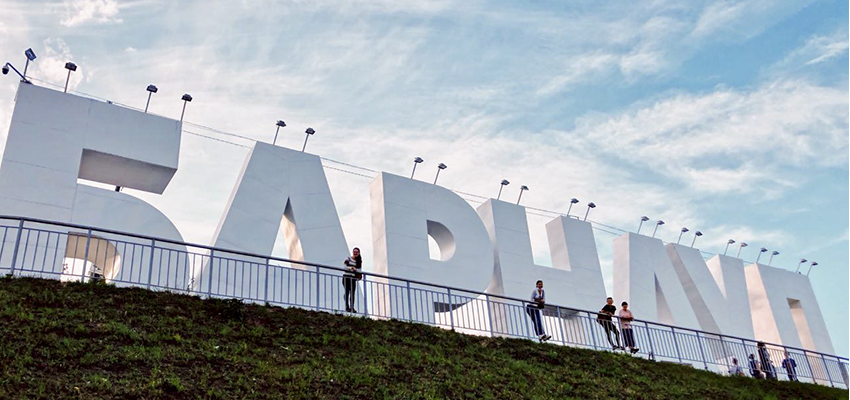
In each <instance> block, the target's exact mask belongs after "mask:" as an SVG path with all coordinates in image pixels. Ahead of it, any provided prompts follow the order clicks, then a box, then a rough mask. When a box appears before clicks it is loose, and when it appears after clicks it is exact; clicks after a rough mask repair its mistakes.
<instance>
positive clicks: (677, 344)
mask: <svg viewBox="0 0 850 400" xmlns="http://www.w3.org/2000/svg"><path fill="white" fill-rule="evenodd" d="M670 332H673V345H674V346H676V357H677V358H678V359H679V364H681V363H682V353H680V352H679V341H678V340H676V328H674V327H672V326H671V327H670Z"/></svg>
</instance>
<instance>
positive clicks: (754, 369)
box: [750, 353, 761, 379]
mask: <svg viewBox="0 0 850 400" xmlns="http://www.w3.org/2000/svg"><path fill="white" fill-rule="evenodd" d="M750 375H752V376H753V378H756V379H761V370H760V368H759V362H758V361H756V356H754V355H753V353H750Z"/></svg>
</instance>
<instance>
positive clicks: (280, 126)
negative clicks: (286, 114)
mask: <svg viewBox="0 0 850 400" xmlns="http://www.w3.org/2000/svg"><path fill="white" fill-rule="evenodd" d="M275 125H277V128H275V130H274V140H273V141H272V145H275V144H277V134H278V133H280V128H283V127H285V126H286V122H283V120H282V119H279V120H277V122H276V123H275Z"/></svg>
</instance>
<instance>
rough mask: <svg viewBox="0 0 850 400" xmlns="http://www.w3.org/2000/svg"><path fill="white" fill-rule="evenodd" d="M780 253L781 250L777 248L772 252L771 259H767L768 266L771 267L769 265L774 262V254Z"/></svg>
mask: <svg viewBox="0 0 850 400" xmlns="http://www.w3.org/2000/svg"><path fill="white" fill-rule="evenodd" d="M778 255H779V252H778V251H776V250H774V251H773V253H770V259H769V260H767V266H768V267H769V266H770V264H771V263H772V262H773V256H778Z"/></svg>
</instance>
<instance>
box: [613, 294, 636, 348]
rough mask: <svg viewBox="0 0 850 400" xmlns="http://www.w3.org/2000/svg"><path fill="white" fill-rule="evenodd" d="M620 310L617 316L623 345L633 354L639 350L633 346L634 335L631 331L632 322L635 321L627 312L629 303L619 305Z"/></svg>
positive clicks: (629, 312) (628, 311) (630, 313)
mask: <svg viewBox="0 0 850 400" xmlns="http://www.w3.org/2000/svg"><path fill="white" fill-rule="evenodd" d="M620 306H622V308H621V309H620V312H619V313H618V314H617V316H618V317H620V326H621V329H622V330H623V344H624V345H626V347H628V348H629V351H631V353H632V354H635V353H637V352H639V351H640V349H639V348H638V347H637V346H636V345H635V334H634V332H633V331H632V321H634V320H635V317H634V315H632V312H631V311H630V310H629V303H626V302H625V301H624V302H623V304H620Z"/></svg>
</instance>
